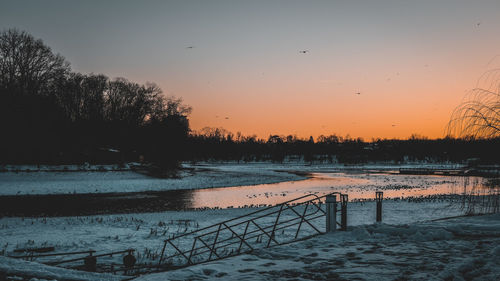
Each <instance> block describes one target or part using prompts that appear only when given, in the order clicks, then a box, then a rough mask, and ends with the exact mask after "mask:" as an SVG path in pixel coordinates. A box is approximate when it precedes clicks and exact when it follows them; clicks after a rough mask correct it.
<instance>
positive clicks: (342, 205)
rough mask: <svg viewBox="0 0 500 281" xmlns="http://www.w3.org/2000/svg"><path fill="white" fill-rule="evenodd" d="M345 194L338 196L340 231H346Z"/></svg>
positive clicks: (346, 199) (346, 198) (346, 197)
mask: <svg viewBox="0 0 500 281" xmlns="http://www.w3.org/2000/svg"><path fill="white" fill-rule="evenodd" d="M348 200H349V198H348V196H347V194H341V195H340V229H341V230H347V201H348Z"/></svg>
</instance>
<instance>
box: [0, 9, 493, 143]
mask: <svg viewBox="0 0 500 281" xmlns="http://www.w3.org/2000/svg"><path fill="white" fill-rule="evenodd" d="M6 28H18V29H21V30H25V31H27V32H29V33H31V34H32V35H33V36H35V37H37V38H41V39H43V40H44V42H45V43H46V44H47V45H49V46H50V47H52V49H53V50H54V51H55V52H58V53H60V54H62V55H63V56H65V57H66V58H67V60H68V61H69V62H71V65H72V68H73V70H75V71H78V72H83V73H90V72H93V73H103V74H106V75H108V76H110V77H113V78H114V77H125V78H127V79H129V80H132V81H136V82H141V83H143V82H146V81H151V82H155V83H157V84H158V85H160V87H161V88H162V89H163V91H164V93H165V94H166V95H175V96H177V97H182V98H183V99H184V101H185V103H187V104H189V105H191V106H192V107H193V113H192V114H191V116H190V121H191V127H192V129H194V130H199V129H201V128H203V127H206V126H210V127H223V128H225V129H227V130H229V131H232V132H234V133H236V132H238V131H239V132H241V133H243V134H244V135H250V134H256V135H257V136H259V137H262V138H267V136H269V134H282V135H289V134H292V135H293V134H296V135H297V136H299V137H308V136H310V135H312V136H314V137H317V136H318V135H321V134H324V135H328V134H332V133H336V134H338V135H342V136H345V135H347V134H349V135H350V136H352V137H363V138H365V139H367V140H370V139H371V138H372V137H373V138H378V137H380V138H407V137H409V136H410V135H411V134H413V133H416V134H420V135H424V136H428V137H431V138H436V137H443V136H444V127H445V125H446V122H447V121H448V119H449V117H450V115H451V111H452V110H453V108H454V107H456V106H457V105H458V104H459V103H460V101H461V99H462V98H463V96H464V95H465V94H466V92H467V91H468V90H470V89H472V88H474V87H475V86H476V83H477V80H478V78H479V77H480V76H481V75H482V74H483V73H485V72H486V71H487V70H490V69H493V68H498V67H500V36H499V35H500V33H499V32H500V1H498V0H493V1H459V0H449V1H440V0H432V1H423V0H420V1H401V0H400V1H386V0H384V1H208V0H206V1H68V0H61V1H5V0H0V29H6ZM188 47H192V48H188ZM304 50H307V52H306V53H301V51H304ZM357 93H359V94H357Z"/></svg>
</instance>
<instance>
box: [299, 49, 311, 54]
mask: <svg viewBox="0 0 500 281" xmlns="http://www.w3.org/2000/svg"><path fill="white" fill-rule="evenodd" d="M299 53H301V54H307V53H309V50H302V51H299Z"/></svg>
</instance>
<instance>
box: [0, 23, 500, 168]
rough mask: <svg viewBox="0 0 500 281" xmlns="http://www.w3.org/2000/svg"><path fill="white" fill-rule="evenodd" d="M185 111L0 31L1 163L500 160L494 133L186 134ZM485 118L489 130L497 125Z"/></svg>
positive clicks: (148, 88) (155, 92)
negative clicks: (433, 136) (393, 136)
mask: <svg viewBox="0 0 500 281" xmlns="http://www.w3.org/2000/svg"><path fill="white" fill-rule="evenodd" d="M495 97H496V96H495ZM493 108H494V110H496V111H497V112H498V106H496V107H494V106H493ZM495 108H496V109H495ZM191 110H192V109H191V107H189V106H187V105H185V104H183V102H182V99H180V98H175V97H165V96H164V95H163V93H162V90H161V89H160V88H159V87H158V85H156V84H154V83H145V84H139V83H135V82H131V81H129V80H127V79H125V78H115V79H110V78H109V77H107V76H105V75H103V74H93V73H91V74H82V73H77V72H74V71H72V70H71V67H70V64H69V62H67V61H66V59H65V58H64V57H62V56H61V55H59V54H55V53H54V52H53V51H52V50H51V48H50V47H48V46H46V45H45V44H44V43H43V41H42V40H40V39H36V38H34V37H33V36H32V35H30V34H28V33H26V32H24V31H19V30H17V29H8V30H4V31H2V32H1V33H0V132H1V133H0V164H69V163H71V164H77V163H85V162H89V163H122V162H126V161H138V160H144V161H145V162H149V163H153V164H154V166H155V167H157V168H159V171H160V172H161V171H168V170H173V169H175V168H177V167H178V165H179V163H180V161H203V160H233V161H246V162H249V161H273V162H283V161H285V160H286V159H296V160H300V161H305V162H311V163H312V162H315V161H323V162H325V161H326V162H341V163H366V162H370V161H392V162H405V161H419V160H420V161H454V162H459V161H465V160H467V159H470V158H480V159H481V160H482V161H484V162H488V163H498V162H499V161H500V160H499V159H500V149H498V147H500V146H499V144H500V143H499V142H500V139H499V138H498V136H497V135H493V137H491V136H490V138H475V137H474V136H473V137H467V136H466V137H462V138H458V139H457V138H451V137H447V138H443V139H437V140H429V139H426V138H422V137H418V136H412V137H411V138H409V139H408V140H387V139H384V140H381V139H377V140H372V141H369V142H366V141H364V140H363V139H360V138H351V137H349V136H347V137H341V136H337V135H334V134H332V135H329V136H320V137H318V138H316V140H315V139H314V138H312V137H309V138H298V137H296V136H293V135H288V136H280V135H270V136H269V137H268V138H267V139H259V138H257V137H256V136H255V135H254V136H244V135H242V134H241V133H237V134H233V133H231V132H228V131H226V130H224V129H222V128H204V129H202V130H200V131H199V132H192V131H191V130H190V127H189V120H188V116H189V114H190V113H191ZM468 117H469V116H468V115H465V117H463V119H460V120H466V119H465V118H468ZM493 120H497V119H493ZM488 122H490V123H488V124H489V125H490V126H489V127H488V128H491V127H494V126H496V125H494V126H491V124H494V122H493V123H492V122H491V121H488ZM469 127H470V126H469ZM469 127H467V128H469ZM483 127H484V126H483Z"/></svg>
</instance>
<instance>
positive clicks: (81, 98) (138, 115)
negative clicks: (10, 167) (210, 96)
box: [0, 29, 191, 168]
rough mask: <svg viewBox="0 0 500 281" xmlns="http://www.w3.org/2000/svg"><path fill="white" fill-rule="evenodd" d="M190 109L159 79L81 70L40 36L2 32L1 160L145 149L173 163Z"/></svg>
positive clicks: (64, 158) (77, 157) (117, 157)
mask: <svg viewBox="0 0 500 281" xmlns="http://www.w3.org/2000/svg"><path fill="white" fill-rule="evenodd" d="M190 110H191V108H190V107H188V106H185V105H183V104H182V101H181V99H177V98H173V97H172V98H166V97H164V96H163V95H162V91H161V89H160V88H159V87H158V86H157V85H155V84H152V83H147V84H145V85H142V84H138V83H134V82H130V81H128V80H126V79H124V78H117V79H110V78H108V77H106V76H104V75H100V74H80V73H75V72H72V71H71V68H70V65H69V63H68V62H67V61H66V60H65V59H64V58H63V57H62V56H60V55H59V54H54V53H53V52H52V51H51V49H50V48H49V47H47V46H46V45H44V43H43V42H42V41H41V40H38V39H35V38H34V37H33V36H31V35H29V34H27V33H26V32H22V31H18V30H16V29H10V30H6V31H3V32H1V33H0V136H1V137H0V163H11V164H15V163H45V164H54V163H58V164H61V163H75V162H86V161H96V162H109V161H112V162H116V161H126V160H130V159H137V157H138V156H139V155H143V156H144V157H145V158H147V159H148V160H150V161H154V162H155V163H156V164H157V165H158V166H160V167H165V168H170V167H175V166H176V165H177V163H178V160H179V159H180V158H182V157H183V156H182V155H181V153H182V150H179V149H178V147H180V146H182V145H183V144H184V143H185V142H186V138H187V135H188V132H189V124H188V119H187V115H188V114H189V112H190ZM116 150H119V151H120V152H121V153H116Z"/></svg>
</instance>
